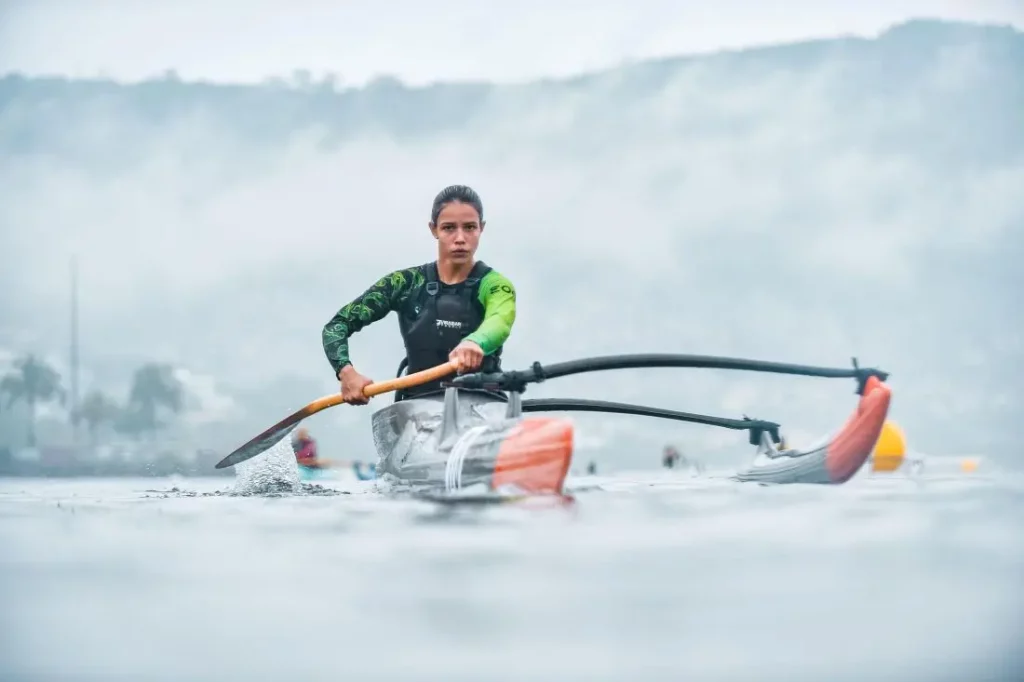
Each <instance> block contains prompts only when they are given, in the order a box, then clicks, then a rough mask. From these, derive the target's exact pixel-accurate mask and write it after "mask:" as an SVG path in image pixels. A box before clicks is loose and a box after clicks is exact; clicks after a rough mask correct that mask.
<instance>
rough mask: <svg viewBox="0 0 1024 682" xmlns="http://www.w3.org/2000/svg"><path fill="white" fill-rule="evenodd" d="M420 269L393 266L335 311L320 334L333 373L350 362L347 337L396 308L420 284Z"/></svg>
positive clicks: (421, 280)
mask: <svg viewBox="0 0 1024 682" xmlns="http://www.w3.org/2000/svg"><path fill="white" fill-rule="evenodd" d="M423 281H424V278H423V273H422V272H421V271H420V269H419V268H407V269H405V270H396V271H395V272H392V273H391V274H389V275H387V276H385V277H382V278H381V279H379V280H377V281H376V282H375V283H374V285H373V286H371V287H370V288H369V289H367V290H366V291H364V292H363V293H362V294H361V295H360V296H359V297H358V298H356V299H355V300H354V301H352V302H351V303H348V304H347V305H345V307H343V308H342V309H341V310H339V311H338V312H337V313H335V315H334V317H332V318H331V320H330V321H329V322H328V323H327V324H325V325H324V329H323V333H322V335H321V337H322V339H323V344H324V354H325V355H326V356H327V361H328V362H330V363H331V367H332V368H334V374H335V376H337V374H338V372H340V371H341V368H342V367H344V366H345V365H348V364H351V362H352V361H351V359H350V358H349V348H348V340H349V337H351V336H352V335H353V334H355V333H356V332H357V331H359V330H360V329H362V328H363V327H365V326H366V325H368V324H373V323H374V322H376V321H378V320H381V319H383V318H384V317H386V316H387V314H388V313H389V312H391V311H392V310H398V309H399V308H400V307H401V306H402V304H403V303H404V302H405V299H406V298H407V297H408V295H409V293H410V292H412V291H413V290H414V289H415V288H416V287H418V286H422V285H423Z"/></svg>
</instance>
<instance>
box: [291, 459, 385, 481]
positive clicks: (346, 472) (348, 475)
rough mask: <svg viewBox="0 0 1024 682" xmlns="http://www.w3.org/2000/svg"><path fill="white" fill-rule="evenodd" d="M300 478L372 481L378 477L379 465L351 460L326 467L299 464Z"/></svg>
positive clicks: (304, 479)
mask: <svg viewBox="0 0 1024 682" xmlns="http://www.w3.org/2000/svg"><path fill="white" fill-rule="evenodd" d="M299 478H300V479H302V480H303V481H353V480H354V481H372V480H374V479H376V478H377V465H375V464H364V463H362V462H350V463H345V464H341V465H334V466H325V467H309V466H303V465H301V464H300V465H299Z"/></svg>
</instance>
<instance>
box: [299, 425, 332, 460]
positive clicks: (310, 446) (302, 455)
mask: <svg viewBox="0 0 1024 682" xmlns="http://www.w3.org/2000/svg"><path fill="white" fill-rule="evenodd" d="M292 449H293V450H295V462H296V463H297V464H298V465H299V466H300V467H306V468H307V469H323V468H326V466H329V465H328V464H327V463H326V462H322V461H321V460H320V458H319V457H318V456H317V451H316V441H315V440H313V437H312V436H310V435H309V430H308V429H306V428H305V427H299V428H298V429H297V430H296V431H295V434H294V435H293V436H292Z"/></svg>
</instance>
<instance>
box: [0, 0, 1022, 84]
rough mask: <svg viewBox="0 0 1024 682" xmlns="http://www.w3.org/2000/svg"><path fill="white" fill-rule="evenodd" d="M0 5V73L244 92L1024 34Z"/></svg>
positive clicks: (331, 9)
mask: <svg viewBox="0 0 1024 682" xmlns="http://www.w3.org/2000/svg"><path fill="white" fill-rule="evenodd" d="M515 5H516V9H515V11H508V10H498V9H496V8H498V7H501V6H505V7H508V6H511V3H507V4H506V3H497V2H483V1H481V0H433V1H432V2H422V1H421V0H378V1H375V2H365V1H359V2H351V1H350V2H345V1H343V0H333V1H332V0H287V1H285V0H174V1H173V2H170V1H168V0H162V1H158V0H151V1H150V2H145V1H142V0H89V1H88V2H85V1H83V0H6V1H5V0H0V73H3V72H10V71H21V72H26V73H34V74H41V73H48V74H57V73H59V74H66V75H74V76H80V77H81V76H97V75H101V74H102V75H106V76H110V77H115V78H118V79H123V80H137V79H143V78H146V77H149V76H152V75H155V74H159V73H161V72H163V71H165V70H167V69H172V68H173V69H176V70H177V71H178V72H179V74H181V75H182V76H183V77H185V78H189V79H192V78H204V79H210V80H217V81H254V80H261V79H262V78H265V77H266V76H268V75H272V74H287V73H289V72H290V71H292V70H293V69H296V68H308V69H310V70H311V71H312V72H313V73H315V74H320V73H325V72H332V73H336V74H338V75H339V76H340V77H341V78H342V80H343V82H345V83H349V84H356V85H357V84H361V83H364V82H365V81H367V80H368V79H371V78H373V77H374V76H375V75H381V74H390V75H395V76H399V77H400V78H402V79H403V80H406V81H407V82H410V83H423V82H430V81H434V80H439V79H442V80H451V79H459V80H461V79H489V80H499V81H510V80H522V79H529V78H534V77H537V76H560V75H567V74H572V73H577V72H580V71H585V70H591V69H595V68H599V67H604V66H609V65H613V64H617V63H620V62H622V61H623V60H627V59H640V58H649V57H654V56H662V55H674V54H680V53H691V52H706V51H712V50H717V49H722V48H737V47H745V46H750V45H756V44H766V43H777V42H788V41H792V40H799V39H804V38H811V37H824V36H836V35H843V34H858V35H864V36H871V35H875V34H877V33H878V32H879V31H882V30H884V29H885V28H886V27H887V26H889V25H891V24H893V23H896V22H899V21H903V20H905V19H908V18H912V17H939V18H950V19H963V20H975V21H984V22H996V23H1011V24H1014V25H1016V26H1018V27H1024V0H858V1H856V2H854V1H853V0H788V1H787V2H784V3H783V2H768V1H767V0H716V2H715V3H713V4H712V3H708V2H706V1H703V0H701V1H694V0H517V1H516V3H515Z"/></svg>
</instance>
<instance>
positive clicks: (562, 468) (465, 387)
mask: <svg viewBox="0 0 1024 682" xmlns="http://www.w3.org/2000/svg"><path fill="white" fill-rule="evenodd" d="M635 368H710V369H723V370H743V371H753V372H769V373H775V374H791V375H799V376H809V377H823V378H852V379H855V380H856V381H857V394H858V395H859V396H860V397H859V401H858V404H857V407H856V410H855V411H854V413H853V414H852V415H851V416H850V418H849V419H848V420H847V421H846V423H845V424H844V425H843V426H842V428H840V429H839V430H838V431H837V432H836V433H834V434H833V435H831V436H830V437H828V438H825V439H823V440H822V441H821V443H820V444H818V445H817V446H814V447H810V448H805V449H796V450H792V449H785V448H780V447H779V444H780V442H781V437H780V428H781V427H780V426H779V424H778V423H776V422H771V421H766V420H761V419H751V418H748V417H746V416H744V417H743V418H741V419H729V418H723V417H714V416H708V415H701V414H694V413H689V412H678V411H674V410H666V409H661V408H655V407H647V406H643V405H633V404H627V403H614V402H607V401H600V400H580V399H536V400H524V399H523V398H522V394H523V393H524V392H525V391H526V388H527V386H528V385H529V384H532V383H539V382H543V381H548V380H552V379H556V378H558V377H563V376H569V375H573V374H580V373H584V372H595V371H606V370H615V369H635ZM452 373H453V367H452V365H450V364H448V363H446V364H444V365H439V366H438V367H434V368H431V369H428V370H424V371H422V372H417V373H414V374H411V375H407V376H399V377H396V378H395V379H392V380H389V381H386V382H381V383H377V384H371V385H370V386H367V387H366V389H364V394H365V395H367V396H373V395H378V394H380V393H384V392H387V391H393V390H401V389H403V388H408V387H410V386H415V385H418V384H421V383H425V382H427V381H431V380H434V379H437V378H442V377H446V376H450V375H451V374H452ZM887 378H888V373H886V372H883V371H881V370H877V369H871V368H861V367H859V366H858V364H857V361H856V359H854V361H853V367H852V368H826V367H813V366H807V365H793V364H785V363H777V362H763V361H758V360H746V359H740V358H726V357H716V356H706V355H669V354H655V355H651V354H647V355H618V356H607V357H596V358H584V359H580V360H573V361H569V362H562V363H556V364H551V365H546V366H545V365H541V364H540V363H539V362H535V363H533V365H532V366H531V367H529V368H528V369H526V370H521V371H508V372H498V373H493V374H485V373H473V374H465V375H461V376H457V377H454V378H451V380H450V381H448V382H446V383H444V384H443V387H444V391H443V393H439V394H433V395H427V396H421V397H416V398H410V399H405V400H397V401H396V402H394V403H393V404H391V405H389V406H387V407H385V408H382V409H381V410H379V411H377V412H376V413H374V414H373V416H372V428H373V439H374V445H375V448H376V451H377V455H378V464H377V475H378V478H380V479H382V480H384V481H386V482H388V483H390V484H392V485H393V486H394V487H395V488H396V489H398V490H408V491H411V492H413V493H418V494H425V495H428V496H431V497H436V496H441V497H447V498H451V497H458V496H474V495H477V494H482V495H486V496H496V497H499V498H506V497H513V498H518V497H522V496H536V495H557V496H562V495H564V494H565V491H564V486H565V479H566V475H567V473H568V471H569V466H570V463H571V461H572V455H573V450H574V426H573V424H572V422H570V421H568V420H567V419H565V418H559V417H547V416H527V413H542V412H579V411H584V412H609V413H618V414H632V415H639V416H648V417H656V418H661V419H671V420H677V421H684V422H691V423H698V424H705V425H708V426H713V427H718V428H727V429H733V430H743V431H747V432H748V433H749V442H750V444H751V445H753V446H755V447H756V452H755V457H754V461H753V463H752V464H751V465H750V466H749V467H747V468H745V469H744V470H742V471H740V472H738V473H737V474H736V475H735V476H734V478H735V479H736V480H738V481H752V482H759V483H776V484H786V483H814V484H832V485H834V484H841V483H844V482H846V481H848V480H849V479H850V478H851V477H852V476H853V475H854V474H855V473H856V472H857V471H858V470H859V469H860V468H861V467H862V466H863V465H864V463H865V462H866V461H867V460H868V458H869V457H870V456H871V453H872V450H873V448H874V446H875V443H876V441H877V440H878V438H879V434H880V432H881V430H882V426H883V424H884V423H885V419H886V416H887V414H888V411H889V404H890V399H891V390H890V388H889V387H888V385H886V383H885V380H886V379H887ZM341 402H342V400H341V396H340V395H337V394H336V395H331V396H326V397H324V398H321V399H320V400H317V401H314V402H313V403H310V404H309V405H307V406H305V407H304V408H302V409H300V410H298V411H297V412H295V413H293V414H292V415H290V416H289V417H287V418H286V419H284V420H282V421H281V422H279V423H278V424H276V425H274V426H273V427H271V428H269V429H267V430H266V431H264V432H263V433H261V434H260V435H258V436H256V437H255V438H253V439H252V440H250V441H249V442H248V443H246V444H245V445H243V446H241V447H240V448H238V449H237V450H235V451H234V452H232V453H231V454H229V455H228V456H226V457H225V458H224V459H222V460H221V461H220V462H219V463H218V464H217V465H216V468H218V469H221V468H224V467H228V466H233V465H235V464H238V463H239V462H242V461H245V460H247V459H249V458H251V457H254V456H256V455H259V454H260V453H261V452H264V451H266V450H267V449H269V448H270V447H272V446H273V445H274V444H276V443H278V442H280V440H281V439H283V438H285V437H287V435H288V434H289V433H290V432H291V430H292V429H294V428H295V427H296V426H297V425H298V423H299V422H300V421H302V420H303V419H305V418H306V417H308V416H310V415H312V414H315V413H316V412H319V411H320V410H323V409H326V408H328V407H332V406H334V405H338V404H340V403H341Z"/></svg>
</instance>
